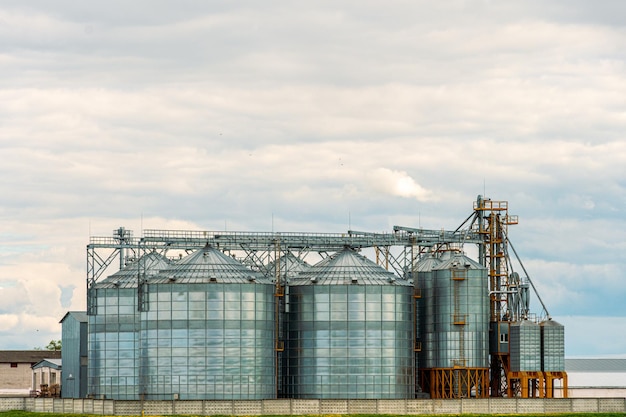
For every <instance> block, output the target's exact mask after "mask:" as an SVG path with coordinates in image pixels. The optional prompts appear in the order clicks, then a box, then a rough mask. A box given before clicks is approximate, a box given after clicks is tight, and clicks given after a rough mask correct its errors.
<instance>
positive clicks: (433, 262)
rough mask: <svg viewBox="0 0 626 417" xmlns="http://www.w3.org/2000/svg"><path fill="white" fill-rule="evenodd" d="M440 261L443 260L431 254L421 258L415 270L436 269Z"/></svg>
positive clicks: (428, 270) (427, 270) (426, 270)
mask: <svg viewBox="0 0 626 417" xmlns="http://www.w3.org/2000/svg"><path fill="white" fill-rule="evenodd" d="M440 263H441V260H439V259H437V258H435V257H434V256H432V255H431V256H428V257H426V258H424V259H420V260H419V261H418V262H417V264H416V265H415V271H416V272H430V271H432V270H433V269H435V268H436V267H437V266H439V264H440Z"/></svg>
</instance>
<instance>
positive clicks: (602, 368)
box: [565, 358, 626, 373]
mask: <svg viewBox="0 0 626 417" xmlns="http://www.w3.org/2000/svg"><path fill="white" fill-rule="evenodd" d="M565 370H566V371H567V372H589V373H598V372H620V373H626V359H608V358H587V359H565Z"/></svg>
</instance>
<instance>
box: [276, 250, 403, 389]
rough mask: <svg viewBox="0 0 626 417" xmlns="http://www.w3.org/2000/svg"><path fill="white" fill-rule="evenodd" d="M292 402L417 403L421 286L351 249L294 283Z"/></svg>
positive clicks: (289, 343)
mask: <svg viewBox="0 0 626 417" xmlns="http://www.w3.org/2000/svg"><path fill="white" fill-rule="evenodd" d="M290 291H291V293H290V312H289V316H288V317H289V320H288V337H287V344H286V349H287V356H288V359H287V361H288V365H287V372H286V375H285V379H286V381H285V391H286V394H287V395H288V396H289V397H292V398H327V399H329V398H342V399H361V398H397V399H402V398H412V397H413V395H414V390H415V380H414V351H413V341H414V339H413V338H414V332H413V324H414V323H413V317H412V315H413V286H412V285H411V284H410V283H409V282H408V281H406V280H404V279H397V278H396V276H395V275H394V274H392V273H391V272H388V271H386V270H385V269H383V268H382V267H380V266H378V265H376V264H375V263H374V262H372V261H370V260H369V259H367V258H365V257H364V256H362V255H359V254H357V253H356V252H355V251H354V250H352V249H349V248H346V249H344V250H342V251H340V252H338V253H336V254H334V255H333V256H331V257H329V258H326V259H325V260H323V261H321V262H320V263H318V264H317V265H315V266H313V267H311V269H309V270H307V271H304V272H301V273H300V274H299V275H298V277H297V278H294V279H292V280H291V283H290Z"/></svg>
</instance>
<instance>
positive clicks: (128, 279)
mask: <svg viewBox="0 0 626 417" xmlns="http://www.w3.org/2000/svg"><path fill="white" fill-rule="evenodd" d="M169 265H170V263H169V260H168V259H167V258H166V257H165V256H163V255H161V254H159V253H157V252H150V253H148V254H147V255H144V256H142V257H141V258H139V260H138V261H137V260H135V261H133V262H131V263H129V264H128V265H126V266H125V267H124V268H122V269H120V270H119V271H117V272H116V273H114V274H112V275H109V276H108V277H107V278H105V279H103V280H102V281H100V282H99V283H97V284H96V286H97V287H98V288H113V287H115V288H134V287H137V276H138V275H139V274H145V275H146V276H147V277H150V276H153V275H156V274H157V273H158V272H159V271H161V270H163V269H165V268H167V267H168V266H169Z"/></svg>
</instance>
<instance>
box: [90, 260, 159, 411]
mask: <svg viewBox="0 0 626 417" xmlns="http://www.w3.org/2000/svg"><path fill="white" fill-rule="evenodd" d="M168 265H169V262H168V261H167V259H166V258H165V257H163V256H162V255H159V254H158V253H155V252H152V253H149V254H147V255H144V256H143V257H141V258H140V259H139V261H135V262H131V263H130V264H128V265H127V266H126V267H124V268H123V269H120V270H119V271H118V272H116V273H115V274H113V275H111V276H109V277H107V278H105V279H104V280H102V281H101V282H99V283H97V284H95V285H94V287H93V288H91V289H90V291H91V292H92V294H91V297H92V300H94V304H95V314H94V315H91V316H89V330H88V345H89V359H88V362H89V366H88V393H89V394H90V395H92V396H94V397H95V398H112V399H117V400H137V399H139V391H138V386H139V370H138V366H139V365H138V363H137V359H136V358H137V353H138V335H139V313H138V308H137V283H138V277H139V276H144V275H146V276H147V277H150V276H151V275H153V274H156V273H157V272H158V271H160V270H161V269H164V268H167V267H168Z"/></svg>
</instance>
